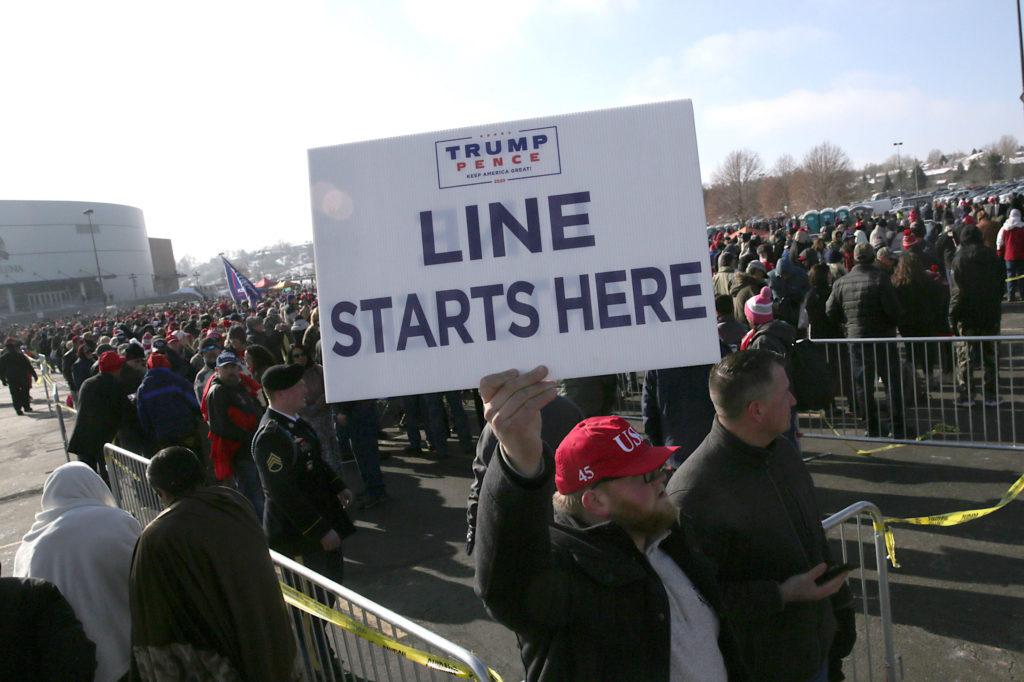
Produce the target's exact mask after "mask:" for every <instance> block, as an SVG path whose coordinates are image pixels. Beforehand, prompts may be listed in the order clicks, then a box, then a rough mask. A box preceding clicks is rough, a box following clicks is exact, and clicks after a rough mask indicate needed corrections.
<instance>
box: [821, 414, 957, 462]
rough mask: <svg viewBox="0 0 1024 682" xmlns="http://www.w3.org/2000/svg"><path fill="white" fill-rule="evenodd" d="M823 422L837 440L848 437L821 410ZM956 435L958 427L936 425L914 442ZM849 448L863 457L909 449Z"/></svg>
mask: <svg viewBox="0 0 1024 682" xmlns="http://www.w3.org/2000/svg"><path fill="white" fill-rule="evenodd" d="M821 421H823V422H825V426H827V427H828V429H829V431H831V432H832V435H833V436H835V437H836V438H841V439H846V436H844V435H843V434H841V433H839V431H837V430H836V427H834V426H832V422H830V421H829V420H828V419H827V418H826V417H825V411H824V410H821ZM954 433H959V431H957V430H956V427H953V426H950V425H949V424H936V425H935V426H933V427H932V428H931V429H930V430H929V431H928V432H927V433H922V434H921V435H920V436H918V437H917V438H915V439H914V440H916V441H918V442H920V441H924V440H928V439H929V438H932V437H933V436H938V435H940V434H954ZM847 447H849V448H850V452H852V453H853V454H855V455H860V456H862V457H870V456H871V455H877V454H878V453H879V452H885V451H886V450H896V449H897V448H905V447H907V443H892V444H890V445H883V446H881V447H878V448H872V449H870V450H863V449H860V448H855V447H853V446H852V445H847Z"/></svg>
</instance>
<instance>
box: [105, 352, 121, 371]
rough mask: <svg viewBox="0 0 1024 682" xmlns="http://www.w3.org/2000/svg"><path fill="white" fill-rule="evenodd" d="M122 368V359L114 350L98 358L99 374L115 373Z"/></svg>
mask: <svg viewBox="0 0 1024 682" xmlns="http://www.w3.org/2000/svg"><path fill="white" fill-rule="evenodd" d="M123 366H124V358H123V357H122V356H120V355H118V354H117V351H116V350H108V351H106V352H105V353H103V355H101V356H100V371H101V372H116V371H117V370H119V369H121V367H123Z"/></svg>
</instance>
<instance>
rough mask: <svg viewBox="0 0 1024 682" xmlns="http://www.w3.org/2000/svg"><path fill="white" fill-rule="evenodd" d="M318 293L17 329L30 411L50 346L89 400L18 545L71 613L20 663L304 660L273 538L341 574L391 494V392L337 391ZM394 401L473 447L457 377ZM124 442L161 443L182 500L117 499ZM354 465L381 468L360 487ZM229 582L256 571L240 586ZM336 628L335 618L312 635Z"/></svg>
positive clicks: (25, 666) (166, 490)
mask: <svg viewBox="0 0 1024 682" xmlns="http://www.w3.org/2000/svg"><path fill="white" fill-rule="evenodd" d="M316 303H317V301H316V295H315V291H313V290H306V291H302V292H296V293H294V294H285V295H282V296H281V297H279V298H271V299H267V300H263V301H261V302H260V303H259V304H257V305H255V306H249V305H248V304H241V305H236V304H234V303H233V302H231V301H229V300H221V301H216V302H211V303H207V304H175V305H168V306H160V307H141V308H137V309H133V310H128V311H125V312H121V313H105V314H102V315H99V316H89V315H79V316H75V317H74V318H72V319H63V320H53V321H48V322H45V323H42V322H41V323H37V324H32V325H28V326H25V327H13V328H11V329H8V330H6V332H7V333H6V337H7V338H6V343H5V346H4V350H3V352H2V353H0V377H2V378H3V379H4V383H5V384H7V385H9V386H10V389H11V396H12V400H13V405H14V407H15V409H16V410H17V413H18V414H19V415H22V414H24V412H25V411H26V410H28V411H31V396H30V389H31V384H32V381H33V380H34V379H35V378H36V374H37V372H36V367H37V366H39V365H38V363H40V362H45V363H47V364H48V365H49V367H50V368H52V371H53V372H59V373H60V374H62V375H63V376H64V378H65V380H66V381H67V385H68V387H69V388H70V395H69V396H68V400H69V403H70V404H73V405H74V407H75V409H76V411H77V416H76V418H75V421H74V427H73V429H72V431H71V434H70V438H69V440H68V450H69V452H70V453H71V454H74V455H75V457H76V459H77V461H75V462H72V463H70V464H67V465H65V466H62V467H59V468H58V469H57V470H55V471H54V472H53V473H52V474H51V476H50V478H49V479H48V480H47V482H46V484H45V486H44V489H43V500H42V507H43V511H42V512H40V513H39V514H38V515H37V520H36V524H35V525H34V526H33V528H32V530H31V531H30V532H29V533H28V534H27V535H26V536H25V539H24V541H23V542H22V544H21V547H20V549H19V552H18V555H17V557H16V560H15V567H14V575H15V576H18V577H19V578H20V579H21V582H11V583H10V584H9V585H8V586H5V588H4V589H10V590H11V591H12V592H19V594H21V593H23V594H21V597H19V598H23V599H24V600H26V603H30V602H33V600H38V601H39V603H40V610H39V613H40V614H43V613H49V614H50V615H51V616H53V618H52V621H51V623H52V627H47V625H46V623H44V622H40V623H38V625H39V628H40V631H41V632H45V636H43V635H42V634H40V635H39V636H38V637H36V638H35V639H34V640H33V641H34V643H36V644H38V645H39V646H36V647H34V648H33V647H27V648H25V650H24V651H23V652H22V656H21V657H20V658H17V657H16V658H14V659H10V660H9V663H10V665H11V666H14V667H13V668H11V670H12V671H16V672H12V673H11V674H12V675H13V677H11V679H60V680H79V679H96V680H119V679H122V678H125V679H127V678H128V677H129V676H131V678H132V679H142V680H170V679H185V671H189V674H190V675H192V677H191V678H194V679H217V680H230V679H245V680H255V679H265V680H282V679H291V678H292V677H293V676H297V675H299V672H300V668H299V667H298V663H299V659H298V658H297V650H296V647H295V646H294V643H293V635H292V633H291V624H290V620H289V617H288V616H287V614H286V612H285V609H284V606H283V604H282V603H281V599H280V590H279V588H278V586H277V580H276V577H274V569H273V566H272V565H271V563H270V560H269V555H268V553H267V549H268V547H269V548H272V549H275V550H278V551H280V552H282V553H283V554H285V555H286V556H291V557H300V558H301V560H302V562H303V563H304V564H305V565H306V566H308V567H310V568H311V569H313V570H315V571H316V572H317V573H319V574H321V575H323V576H325V577H327V578H329V579H332V580H335V581H336V582H341V580H342V579H343V576H344V570H343V567H344V559H343V555H342V540H343V539H344V538H345V537H346V536H348V535H349V534H351V533H352V532H354V531H355V526H354V525H353V524H352V522H351V520H350V518H349V516H348V511H349V510H351V509H355V508H362V509H368V508H371V507H374V506H376V505H379V504H382V503H384V502H386V500H387V499H388V498H387V495H386V488H385V484H384V479H383V476H382V474H381V471H380V459H381V453H380V448H379V446H378V436H379V434H380V430H381V429H380V413H379V410H378V403H377V401H374V400H369V401H357V402H352V403H338V404H332V403H328V402H327V400H326V394H325V387H324V374H323V367H322V366H321V344H320V335H319V319H318V310H317V307H316ZM33 361H34V362H33ZM446 397H447V399H448V400H449V401H450V404H449V406H448V409H447V410H445V408H444V407H443V405H444V403H443V402H442V401H444V400H445V399H446ZM391 402H392V403H394V404H398V403H402V404H405V405H409V406H410V409H409V411H408V412H407V414H406V415H405V417H404V418H405V426H406V429H407V431H408V432H409V433H415V434H416V435H417V436H418V435H419V432H420V430H421V429H425V430H426V431H427V434H428V440H429V442H430V443H431V445H432V446H433V447H434V452H435V454H436V456H437V457H443V456H444V455H445V454H446V452H445V451H444V442H445V441H447V438H448V428H449V427H448V424H449V423H451V424H452V425H453V426H454V427H455V429H456V431H457V433H458V436H459V439H460V442H461V444H462V445H463V447H464V448H468V449H471V448H472V446H473V434H472V433H471V432H470V427H469V424H468V419H467V418H466V415H465V413H464V412H463V411H461V408H462V405H461V400H460V399H459V397H458V395H457V394H455V393H453V394H451V395H448V396H445V395H444V394H431V395H426V396H412V397H407V398H405V399H403V400H393V401H391ZM438 405H441V406H442V407H441V408H440V410H438V409H437V407H438ZM456 406H457V407H458V408H459V410H458V411H456V409H455V407H456ZM428 415H429V417H430V419H429V420H428V419H427V417H428ZM421 420H422V421H421ZM442 421H443V422H444V427H443V428H444V432H443V433H442V432H441V427H440V426H439V425H438V424H439V423H440V422H442ZM108 442H110V443H115V444H118V445H120V446H122V447H124V448H126V449H128V450H130V451H134V452H137V453H140V454H142V455H144V456H146V457H149V458H151V463H150V465H149V470H148V478H149V483H150V484H151V485H152V486H153V487H154V488H155V489H156V491H157V493H158V494H159V496H160V499H161V500H162V502H163V504H164V505H165V506H166V508H167V509H166V511H165V512H164V513H162V514H161V515H160V516H159V517H158V519H157V520H156V521H154V522H153V523H152V524H150V525H149V526H147V527H146V528H145V529H142V528H141V527H139V524H138V522H137V521H135V519H133V518H132V517H131V516H129V515H128V514H127V513H126V512H123V511H121V510H120V509H117V507H116V504H115V502H114V498H113V496H112V495H111V492H110V489H109V487H108V485H109V483H110V480H109V476H110V473H109V472H108V471H107V469H106V465H105V459H104V456H103V447H104V444H105V443H108ZM409 442H410V447H409V448H407V450H409V451H415V452H419V451H420V448H421V447H422V446H421V445H420V444H419V443H417V442H414V440H413V438H412V437H410V439H409ZM413 445H415V446H416V447H412V446H413ZM351 461H355V462H356V463H357V465H356V466H354V467H351V466H346V465H347V463H348V462H351ZM343 469H344V470H347V471H349V472H350V475H351V472H357V473H356V474H355V475H357V476H360V477H361V478H362V481H361V485H360V486H358V487H359V488H361V489H362V490H363V492H362V493H361V494H360V495H359V496H358V497H357V496H355V495H354V494H353V492H352V490H351V489H350V488H349V486H348V485H347V484H346V482H345V480H344V477H343V475H342V471H343ZM211 571H212V572H211ZM242 575H244V576H245V579H244V580H239V576H242ZM197 576H201V579H200V578H197ZM5 580H7V579H5ZM9 580H10V581H15V580H16V579H15V578H11V579H9ZM41 581H46V583H49V584H52V585H55V586H56V587H57V588H58V591H59V595H60V594H62V595H63V598H64V601H63V602H61V603H60V604H59V605H56V606H52V607H51V606H46V605H47V604H49V602H50V601H52V600H55V599H56V598H57V596H59V595H55V594H54V593H53V592H52V591H47V589H48V588H47V587H46V583H43V582H41ZM229 583H236V584H237V586H238V589H234V590H232V591H231V593H230V594H224V593H223V590H222V589H221V588H222V586H223V585H225V584H229ZM10 603H16V600H12V601H11V602H10ZM44 606H45V608H46V609H49V610H48V611H47V610H45V609H44ZM261 608H264V609H265V611H264V612H263V615H265V616H266V618H263V615H261V613H260V609H261ZM54 609H61V611H60V618H57V617H56V616H55V615H54V614H55V613H56V612H55V611H54ZM69 609H70V612H72V613H73V617H65V616H67V613H68V610H69ZM9 615H10V616H11V617H17V614H15V613H13V612H12V613H10V614H9ZM34 632H35V631H33V630H32V629H30V628H29V627H28V626H27V624H26V627H25V628H24V629H23V633H24V637H29V638H31V636H32V635H33V633H34ZM24 637H22V638H15V639H14V640H12V641H13V642H24V641H25V639H24ZM57 640H60V641H62V642H63V643H64V644H65V645H66V646H64V647H63V648H64V651H62V652H61V654H60V656H57V657H55V658H53V660H52V661H50V663H49V664H48V665H49V666H50V668H52V670H54V671H59V674H58V673H54V674H53V675H50V674H49V673H48V672H47V670H49V669H50V668H47V667H46V666H43V665H42V664H41V658H42V657H44V656H46V655H47V652H49V655H51V656H52V655H53V652H52V651H49V649H47V648H46V646H49V645H50V644H52V643H53V642H54V641H57ZM72 640H73V641H72ZM325 642H326V640H325V639H324V637H323V634H322V633H319V635H317V636H312V637H311V641H310V642H309V646H310V647H320V648H321V649H323V648H325V647H326V644H325ZM43 643H45V644H46V646H43ZM72 644H73V646H72ZM32 650H35V651H37V653H38V654H39V657H33V656H31V655H29V654H28V653H25V652H26V651H32ZM335 656H336V653H335V652H333V651H331V652H330V653H329V658H330V657H335ZM334 660H335V665H336V666H337V669H338V671H340V670H341V667H340V666H341V663H340V662H339V661H337V660H336V658H334ZM3 665H4V664H0V668H3ZM6 672H7V668H3V669H2V670H0V677H3V678H5V679H6V677H5V676H6ZM200 673H201V674H200ZM37 674H38V675H39V677H33V675H37ZM196 675H198V677H196Z"/></svg>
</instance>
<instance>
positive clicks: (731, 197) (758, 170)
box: [711, 149, 764, 222]
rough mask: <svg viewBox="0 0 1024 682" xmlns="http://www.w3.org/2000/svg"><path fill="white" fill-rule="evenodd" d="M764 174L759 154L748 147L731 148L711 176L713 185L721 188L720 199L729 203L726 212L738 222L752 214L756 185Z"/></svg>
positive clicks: (755, 201)
mask: <svg viewBox="0 0 1024 682" xmlns="http://www.w3.org/2000/svg"><path fill="white" fill-rule="evenodd" d="M762 175H764V166H763V164H762V163H761V155H760V154H758V153H757V152H754V151H750V150H749V149H737V150H733V151H731V152H729V153H728V155H726V157H725V160H724V161H722V165H721V166H719V167H718V170H716V171H715V174H714V175H713V176H712V177H711V180H712V183H713V185H715V186H716V187H717V188H718V189H720V190H721V195H722V199H723V201H724V202H726V203H727V204H728V205H729V208H728V209H727V210H728V212H729V213H730V214H731V215H733V216H735V217H736V220H737V221H739V222H743V221H745V220H746V219H747V218H749V217H750V216H752V215H753V213H754V209H755V207H756V206H757V193H756V185H757V183H758V181H759V180H760V179H761V176H762Z"/></svg>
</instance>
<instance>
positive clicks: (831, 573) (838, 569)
mask: <svg viewBox="0 0 1024 682" xmlns="http://www.w3.org/2000/svg"><path fill="white" fill-rule="evenodd" d="M852 570H853V566H851V565H850V564H834V565H832V566H829V567H828V568H826V569H825V572H824V573H822V574H821V575H820V576H818V578H817V579H816V580H815V581H814V583H815V584H816V585H824V584H825V583H827V582H828V581H829V580H832V578H835V577H836V576H837V575H839V574H840V573H846V572H847V571H852Z"/></svg>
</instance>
